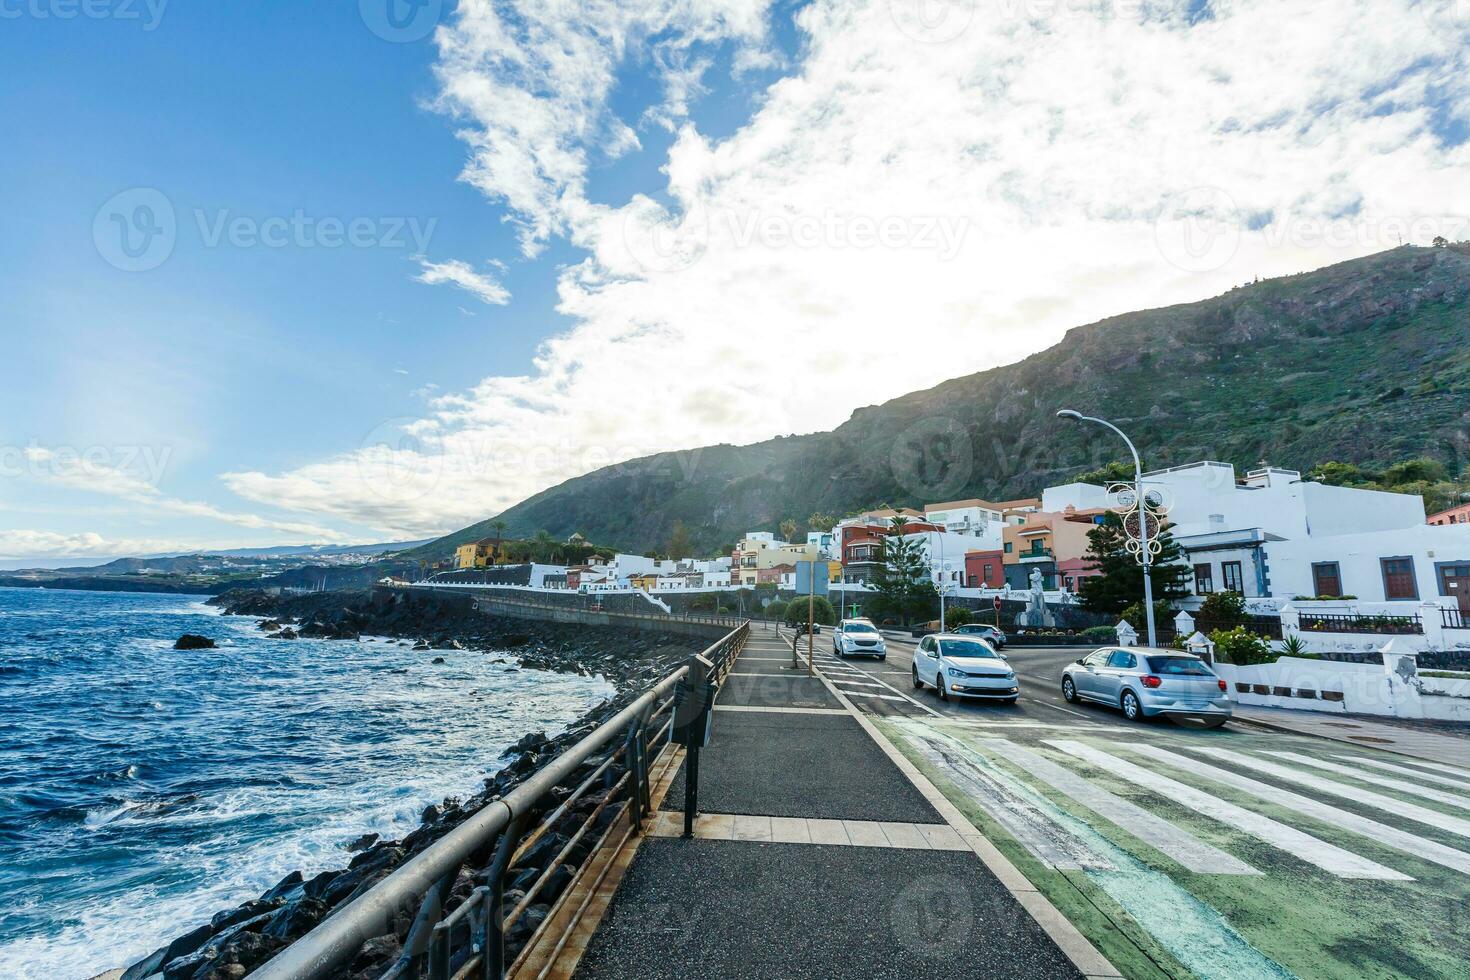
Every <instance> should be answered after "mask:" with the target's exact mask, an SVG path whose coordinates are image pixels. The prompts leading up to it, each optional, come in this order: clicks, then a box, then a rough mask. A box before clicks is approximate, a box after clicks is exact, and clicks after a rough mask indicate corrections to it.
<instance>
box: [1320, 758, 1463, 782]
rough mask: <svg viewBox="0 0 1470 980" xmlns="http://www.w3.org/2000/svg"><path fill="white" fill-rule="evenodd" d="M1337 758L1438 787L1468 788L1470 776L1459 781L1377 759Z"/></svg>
mask: <svg viewBox="0 0 1470 980" xmlns="http://www.w3.org/2000/svg"><path fill="white" fill-rule="evenodd" d="M1338 758H1339V759H1345V760H1347V761H1349V762H1356V763H1358V764H1359V765H1362V766H1372V767H1373V768H1374V769H1382V770H1384V771H1385V772H1396V773H1398V774H1399V775H1401V776H1413V777H1414V778H1415V779H1422V780H1424V781H1425V782H1426V783H1437V784H1438V785H1440V786H1453V787H1455V788H1456V789H1465V788H1467V787H1470V776H1462V777H1460V778H1459V779H1455V778H1452V777H1450V776H1435V775H1433V774H1431V773H1427V772H1420V771H1419V770H1418V769H1410V768H1409V767H1408V766H1396V765H1394V764H1393V763H1391V762H1379V761H1378V760H1377V759H1359V758H1358V757H1357V756H1352V755H1340V756H1338ZM1426 764H1427V763H1423V762H1421V763H1419V765H1421V766H1422V765H1426Z"/></svg>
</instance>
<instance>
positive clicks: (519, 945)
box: [250, 621, 750, 980]
mask: <svg viewBox="0 0 1470 980" xmlns="http://www.w3.org/2000/svg"><path fill="white" fill-rule="evenodd" d="M749 634H750V623H749V622H748V621H747V622H743V623H741V624H740V625H739V626H737V627H736V628H735V629H733V630H732V631H730V632H729V633H728V634H726V635H725V636H724V637H722V638H721V639H720V640H718V641H717V642H716V643H714V644H713V645H712V646H710V647H709V648H708V649H707V650H705V651H704V652H703V656H704V657H705V659H707V660H709V661H710V662H711V663H712V664H713V666H712V667H711V669H710V677H709V679H710V680H712V681H714V682H715V683H717V684H723V683H724V680H725V677H726V675H728V674H729V672H730V668H731V666H732V665H733V664H734V661H735V658H736V657H738V656H739V655H740V651H741V649H743V647H744V645H745V642H746V640H747V638H748V637H749ZM686 672H687V668H685V667H682V666H681V667H680V668H679V669H678V670H676V671H674V672H673V673H671V674H669V675H668V676H667V677H665V678H664V679H663V680H661V681H659V682H658V683H657V684H655V685H653V686H652V687H651V688H649V689H648V690H647V691H644V692H643V693H642V694H641V695H639V696H638V697H637V698H635V699H634V700H633V701H632V702H631V703H630V704H628V705H627V707H625V708H623V709H622V710H621V711H619V712H618V713H617V714H616V715H614V716H613V717H612V718H610V719H608V720H607V721H606V722H604V723H603V724H602V725H600V726H598V728H597V729H596V730H595V731H593V732H592V733H591V734H590V735H588V736H587V737H586V738H584V739H582V740H581V741H579V742H577V743H576V744H575V745H572V746H571V747H569V748H567V749H566V750H565V751H563V752H562V753H561V754H560V755H558V756H556V757H555V758H553V759H552V760H551V761H550V762H548V763H546V765H545V766H543V767H542V768H541V769H540V770H539V771H537V772H536V773H534V774H532V775H531V776H530V777H529V778H527V779H526V780H525V781H524V782H522V783H521V784H520V785H519V786H517V787H516V788H515V789H513V790H511V791H510V792H509V793H507V794H506V795H505V797H503V798H502V799H499V800H495V801H494V802H492V803H490V804H488V805H487V806H485V807H484V808H483V809H481V810H480V811H479V812H477V813H475V814H474V815H473V816H471V817H470V818H469V819H467V820H465V821H464V822H463V823H461V824H460V825H459V826H458V827H455V828H454V829H453V830H451V831H450V832H449V833H447V834H445V835H444V836H443V837H441V838H440V839H439V840H438V841H436V842H435V843H433V844H432V845H430V846H429V847H427V848H426V849H425V850H423V851H422V852H420V853H419V854H417V855H415V856H414V857H412V858H411V859H409V860H408V861H407V862H406V863H405V864H403V865H402V866H401V867H400V868H398V869H397V870H396V871H394V872H393V873H392V874H390V875H389V876H388V877H387V878H384V879H383V880H382V881H381V882H379V883H378V884H376V885H374V886H373V887H372V888H370V889H369V890H368V891H366V892H364V893H363V894H362V895H361V896H359V897H358V898H357V899H355V900H354V901H353V902H352V903H351V904H350V905H347V906H346V907H345V908H341V909H337V910H335V911H334V912H333V913H332V914H331V915H330V917H329V918H327V919H326V920H325V921H324V922H322V924H321V925H319V926H317V927H316V928H315V929H313V930H312V931H311V932H309V933H307V934H306V935H305V936H303V937H302V938H300V939H298V940H297V941H296V942H294V943H292V944H291V945H290V946H289V947H287V948H286V949H284V950H283V951H282V952H281V953H280V954H279V955H278V956H276V957H275V958H273V959H271V960H270V961H269V962H267V963H265V964H264V965H263V966H261V967H260V969H258V970H257V971H255V972H254V973H252V974H251V975H250V976H251V978H252V980H314V978H321V977H327V976H330V975H331V974H332V972H333V971H334V970H335V969H336V968H337V967H339V966H341V965H343V964H344V963H347V962H349V961H350V960H351V959H352V958H353V957H354V956H356V955H357V952H358V950H359V949H360V948H361V947H362V944H363V943H364V942H366V941H367V940H369V939H372V938H375V937H378V936H382V935H384V934H385V933H388V932H391V931H393V923H394V921H395V918H397V917H398V916H399V914H400V913H402V912H406V911H407V910H409V909H411V908H412V907H413V906H414V904H417V905H418V911H417V913H416V915H415V916H414V919H413V924H412V926H411V927H410V928H409V932H408V936H407V938H406V939H405V940H404V941H403V952H402V954H401V955H400V956H399V958H398V959H397V961H396V962H395V963H394V964H393V965H392V966H391V967H390V968H389V969H388V970H387V972H385V973H384V974H383V975H382V980H417V978H420V977H424V976H426V975H427V977H429V978H430V980H467V978H469V977H477V978H485V980H500V978H503V977H504V976H506V973H507V964H506V960H507V958H508V957H513V958H514V961H513V962H512V964H511V965H510V969H514V968H515V967H516V966H518V965H519V964H520V963H521V961H522V960H524V958H525V955H526V953H527V951H529V950H531V949H532V948H533V947H534V946H535V945H536V943H537V941H538V940H539V939H540V938H541V934H542V932H543V931H544V930H545V929H546V928H547V927H548V925H549V924H550V923H552V922H553V921H555V920H556V919H557V917H558V913H559V912H560V911H562V907H563V904H564V903H565V900H566V898H567V897H568V896H569V895H570V894H571V893H572V888H571V880H572V877H573V875H574V874H575V871H574V869H575V868H576V867H577V866H579V865H581V866H585V863H586V862H587V861H588V860H589V859H590V857H591V855H593V854H596V853H597V852H598V850H599V849H600V848H601V847H602V846H603V845H604V844H606V843H607V842H608V839H609V837H610V836H611V835H612V833H613V831H614V828H616V827H617V826H618V825H619V818H620V817H622V816H624V815H627V816H628V818H629V819H628V827H627V830H626V832H625V833H624V835H623V838H622V840H621V841H620V842H619V846H621V844H622V843H623V842H625V841H626V840H627V839H628V838H629V837H631V836H633V835H635V834H638V833H640V832H641V830H642V824H643V821H644V820H645V819H647V818H648V817H649V815H650V813H651V806H652V801H651V798H650V794H651V789H652V785H651V779H650V774H651V771H652V768H653V765H654V763H655V762H656V761H657V759H658V757H659V756H660V754H661V753H662V752H663V750H664V749H665V748H666V747H667V746H668V745H669V740H670V735H671V731H672V728H671V725H670V722H671V720H672V709H673V700H674V696H673V695H674V689H675V686H676V685H677V684H678V682H679V681H680V680H681V679H683V678H684V676H685V674H686ZM690 680H693V678H691V679H690ZM559 788H560V789H561V790H563V791H564V795H559V796H556V797H555V798H556V801H557V802H556V805H555V807H554V808H552V807H549V806H548V804H549V802H550V800H551V799H552V798H553V795H554V794H553V791H555V790H557V789H559ZM566 790H570V792H565V791H566ZM541 814H545V815H544V816H539V815H541ZM538 816H539V820H537V818H538ZM533 820H537V822H536V823H535V825H534V826H532V821H533ZM553 834H555V835H560V836H565V838H566V842H565V843H564V844H562V845H561V846H560V847H559V848H557V850H556V853H555V854H554V855H552V856H551V857H550V860H546V859H545V855H542V857H541V858H539V859H538V860H539V861H540V863H541V864H542V865H543V866H542V867H541V869H540V874H538V875H536V876H535V878H534V879H532V880H530V881H523V882H520V887H519V888H518V889H517V891H514V892H511V893H510V896H508V895H507V891H506V885H507V882H508V881H510V880H511V879H512V878H513V877H519V875H517V874H516V872H517V863H518V862H519V861H521V860H523V859H524V858H526V857H527V855H528V854H530V853H531V852H532V850H533V849H534V848H536V847H537V846H538V845H540V844H542V843H543V842H544V841H548V840H551V841H556V840H558V839H560V836H558V837H553V836H551V835H553ZM594 838H595V839H594ZM579 855H580V857H579ZM466 867H469V868H471V869H483V870H479V871H477V872H476V875H475V878H476V880H478V881H482V882H483V883H482V884H480V885H478V887H476V888H474V889H473V890H472V891H471V892H470V894H469V895H468V896H465V897H463V898H460V899H459V900H458V902H457V904H456V896H455V895H454V892H453V890H454V885H455V882H456V881H458V880H459V876H460V872H461V870H462V869H464V868H466ZM561 869H566V870H567V871H571V872H573V875H566V874H563V875H561V876H560V877H559V880H558V883H557V884H555V885H553V884H552V882H553V880H554V876H556V873H557V872H558V871H559V870H561ZM593 891H595V889H593ZM553 893H554V894H553ZM517 894H518V897H515V898H514V904H513V905H512V906H511V908H510V909H509V910H507V909H506V908H505V906H506V903H507V900H508V898H510V897H512V896H517ZM590 897H591V892H590V891H589V893H588V896H587V898H588V899H590ZM537 899H540V900H541V902H540V904H550V906H551V907H550V909H549V911H547V912H546V914H545V916H544V918H543V919H542V920H541V922H540V923H538V924H537V925H536V926H535V927H534V928H529V927H527V926H526V923H528V922H529V921H530V917H529V915H528V913H529V911H530V910H531V909H532V908H533V906H535V905H537V904H538V902H537ZM587 904H588V901H587V900H584V901H583V902H582V903H581V905H580V906H579V907H578V908H576V909H574V910H571V919H570V921H568V922H566V923H565V924H564V925H563V927H562V928H563V932H564V933H565V934H566V935H564V936H563V937H562V938H561V940H560V941H559V942H558V943H557V946H556V950H555V952H559V951H560V949H561V947H562V945H563V944H564V943H565V940H566V936H567V935H570V933H571V931H572V929H574V928H575V926H576V924H577V922H578V921H579V920H580V919H581V916H582V913H583V912H584V911H585V909H586V907H587ZM517 926H520V928H517ZM546 972H547V971H546V970H543V971H542V974H544V973H546Z"/></svg>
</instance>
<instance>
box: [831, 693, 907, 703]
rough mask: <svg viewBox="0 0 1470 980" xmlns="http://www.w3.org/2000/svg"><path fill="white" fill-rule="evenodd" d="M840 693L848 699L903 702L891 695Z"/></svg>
mask: <svg viewBox="0 0 1470 980" xmlns="http://www.w3.org/2000/svg"><path fill="white" fill-rule="evenodd" d="M842 693H843V694H846V695H847V696H848V697H850V698H877V699H878V700H880V701H902V700H904V699H903V698H901V697H894V696H893V695H892V694H870V693H868V692H867V691H843V692H842Z"/></svg>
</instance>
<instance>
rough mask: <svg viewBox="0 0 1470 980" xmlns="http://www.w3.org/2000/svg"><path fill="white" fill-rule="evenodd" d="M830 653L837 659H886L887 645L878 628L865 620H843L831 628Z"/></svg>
mask: <svg viewBox="0 0 1470 980" xmlns="http://www.w3.org/2000/svg"><path fill="white" fill-rule="evenodd" d="M832 652H833V653H834V654H836V655H837V656H839V657H843V658H846V657H854V656H857V657H877V658H878V659H879V660H887V659H888V644H887V643H886V642H885V641H884V640H883V634H882V633H879V632H878V627H876V626H874V625H873V624H872V622H870V621H869V620H866V619H844V620H843V621H842V622H840V623H838V624H837V625H836V626H835V627H833V628H832Z"/></svg>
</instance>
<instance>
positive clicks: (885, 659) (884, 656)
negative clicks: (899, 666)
mask: <svg viewBox="0 0 1470 980" xmlns="http://www.w3.org/2000/svg"><path fill="white" fill-rule="evenodd" d="M878 662H879V663H880V664H886V663H888V654H886V653H880V654H878Z"/></svg>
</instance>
